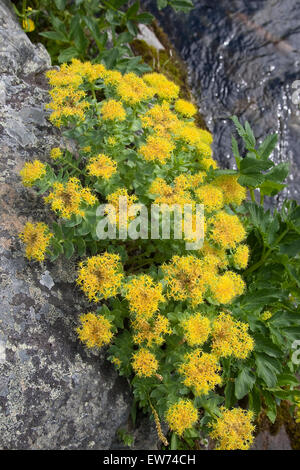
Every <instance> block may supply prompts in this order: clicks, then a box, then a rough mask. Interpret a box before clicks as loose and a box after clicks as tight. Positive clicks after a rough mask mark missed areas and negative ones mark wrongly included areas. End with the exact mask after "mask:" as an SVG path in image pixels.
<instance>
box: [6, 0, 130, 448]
mask: <svg viewBox="0 0 300 470" xmlns="http://www.w3.org/2000/svg"><path fill="white" fill-rule="evenodd" d="M49 67H50V58H49V55H48V53H47V51H46V50H45V49H44V47H43V46H42V45H38V46H34V45H33V44H31V42H30V41H29V39H28V38H27V36H26V34H25V33H24V32H23V31H22V30H21V28H20V26H19V24H18V20H17V19H16V18H15V16H14V14H13V12H12V10H11V8H10V6H9V3H8V2H6V1H4V0H0V155H1V159H0V183H1V184H0V197H1V205H0V284H1V287H0V448H1V449H108V448H110V446H111V443H112V441H113V440H114V436H115V434H116V431H117V429H118V428H119V427H120V426H122V425H123V424H124V423H125V422H126V421H127V418H128V413H129V404H130V401H131V397H130V393H129V388H128V385H127V382H126V381H125V380H123V379H121V378H119V377H118V375H117V373H116V372H115V371H114V370H113V368H112V367H111V366H110V365H109V363H108V362H107V361H106V360H105V358H104V354H102V355H101V356H100V357H99V355H97V354H95V353H93V352H88V351H86V350H85V349H84V347H83V346H82V345H80V344H79V342H78V340H77V338H76V333H75V328H76V326H77V324H78V316H79V314H81V313H83V312H86V311H89V310H91V309H94V306H93V305H90V304H88V303H87V301H86V300H85V299H84V296H83V295H82V293H81V292H80V291H79V290H78V289H77V288H76V286H75V283H74V279H75V277H76V262H74V261H73V262H71V261H68V262H66V261H65V260H61V261H59V260H58V261H57V262H55V263H53V264H51V263H48V262H47V263H45V265H44V266H41V265H40V264H38V263H29V262H28V261H27V260H26V259H25V258H24V253H23V248H22V246H21V243H20V241H19V237H18V233H19V232H20V231H21V230H22V228H23V225H24V223H25V222H26V221H27V220H31V221H39V220H42V221H45V222H49V220H51V218H52V217H53V215H52V214H51V213H49V212H47V209H46V208H45V206H44V204H43V198H42V196H38V195H37V193H36V192H35V191H34V190H32V189H26V188H24V187H23V186H22V184H21V182H20V177H19V171H20V170H21V168H22V167H23V165H24V162H25V161H28V160H33V159H35V158H38V159H40V160H42V161H46V160H47V159H48V156H49V152H50V149H51V148H52V147H54V146H58V145H64V146H67V145H68V146H72V143H70V142H64V140H63V139H62V138H61V136H60V133H59V132H58V131H57V130H56V129H55V128H53V126H52V125H51V124H50V123H49V121H48V120H47V116H46V113H45V111H44V104H45V103H46V102H47V100H48V93H47V83H46V80H45V77H44V71H45V70H46V69H47V68H49Z"/></svg>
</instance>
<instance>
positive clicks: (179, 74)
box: [130, 21, 207, 129]
mask: <svg viewBox="0 0 300 470" xmlns="http://www.w3.org/2000/svg"><path fill="white" fill-rule="evenodd" d="M151 27H152V30H153V32H154V33H155V35H156V37H157V38H158V39H159V41H160V42H161V44H162V45H163V46H164V48H165V50H160V51H158V50H157V49H155V47H153V46H150V45H148V44H147V43H146V42H145V41H143V40H140V39H134V40H133V41H132V43H131V44H130V46H131V49H132V51H133V53H134V54H135V55H139V56H141V57H142V58H143V60H144V62H145V63H146V64H148V65H149V66H150V67H151V68H152V69H153V70H154V71H155V72H159V73H163V74H164V75H165V76H166V77H167V78H169V80H172V81H173V82H174V83H176V84H177V85H178V86H179V87H180V89H181V92H180V97H181V98H183V99H186V100H188V101H192V102H195V100H194V98H193V95H192V93H191V90H190V87H189V84H188V75H187V71H186V66H185V64H184V63H183V62H182V60H181V59H180V57H179V56H178V54H177V52H176V50H175V49H174V48H173V46H172V45H171V43H170V41H169V39H168V37H167V35H166V34H165V33H164V31H162V29H161V28H160V27H159V26H158V24H157V22H156V21H154V22H153V23H152V25H151ZM195 121H196V124H197V125H198V126H200V127H201V128H203V129H207V126H206V124H205V121H204V118H203V116H202V115H201V114H200V113H197V114H196V116H195Z"/></svg>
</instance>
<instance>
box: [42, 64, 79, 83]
mask: <svg viewBox="0 0 300 470" xmlns="http://www.w3.org/2000/svg"><path fill="white" fill-rule="evenodd" d="M46 77H47V78H48V81H49V85H51V86H52V87H64V86H65V87H74V88H78V87H79V86H80V85H81V83H82V82H83V80H82V76H81V75H79V74H78V73H76V72H74V70H73V68H71V67H70V65H68V64H62V66H61V67H60V70H48V72H46Z"/></svg>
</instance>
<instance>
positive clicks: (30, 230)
mask: <svg viewBox="0 0 300 470" xmlns="http://www.w3.org/2000/svg"><path fill="white" fill-rule="evenodd" d="M19 237H20V239H21V240H22V241H23V243H24V244H25V254H26V257H27V258H28V259H29V260H31V259H36V260H37V261H43V260H44V259H45V253H46V250H47V248H48V246H49V245H50V240H51V238H52V237H53V234H52V233H51V232H50V231H49V228H48V226H47V225H46V224H44V223H43V222H38V223H35V224H32V223H31V222H27V224H26V225H25V227H24V229H23V232H21V233H20V234H19Z"/></svg>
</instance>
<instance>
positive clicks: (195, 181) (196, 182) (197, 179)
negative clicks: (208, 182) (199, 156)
mask: <svg viewBox="0 0 300 470" xmlns="http://www.w3.org/2000/svg"><path fill="white" fill-rule="evenodd" d="M205 177H206V172H205V171H198V173H195V174H194V175H188V181H189V184H190V186H191V188H197V187H198V186H200V184H201V183H203V181H204V179H205Z"/></svg>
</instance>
